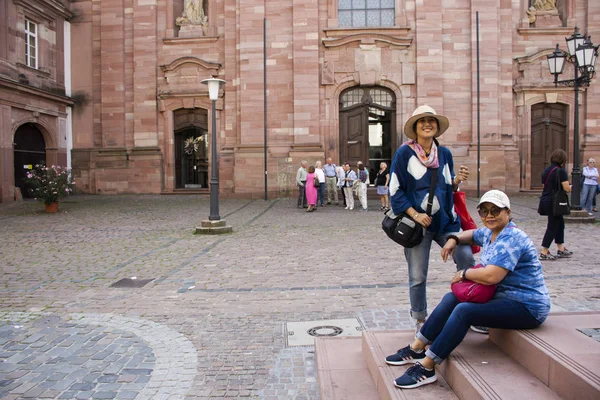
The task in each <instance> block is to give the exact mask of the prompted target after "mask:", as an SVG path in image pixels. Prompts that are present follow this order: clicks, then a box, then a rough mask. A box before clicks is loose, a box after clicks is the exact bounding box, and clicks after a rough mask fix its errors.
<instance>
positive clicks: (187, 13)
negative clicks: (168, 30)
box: [175, 0, 208, 37]
mask: <svg viewBox="0 0 600 400" xmlns="http://www.w3.org/2000/svg"><path fill="white" fill-rule="evenodd" d="M175 23H176V24H177V25H178V26H179V27H180V28H179V36H180V37H192V36H204V35H206V28H207V27H208V17H207V16H206V14H204V0H185V1H184V3H183V14H181V17H179V18H177V19H176V20H175Z"/></svg>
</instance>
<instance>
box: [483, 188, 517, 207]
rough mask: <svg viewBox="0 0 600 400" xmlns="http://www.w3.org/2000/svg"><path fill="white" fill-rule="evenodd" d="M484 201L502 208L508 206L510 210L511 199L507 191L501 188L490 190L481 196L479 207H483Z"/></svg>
mask: <svg viewBox="0 0 600 400" xmlns="http://www.w3.org/2000/svg"><path fill="white" fill-rule="evenodd" d="M483 203H492V204H495V205H497V206H498V207H500V208H508V209H509V210H510V200H509V199H508V196H507V195H506V193H504V192H503V191H501V190H495V189H494V190H489V191H487V192H485V193H484V194H483V196H481V199H479V204H477V208H479V207H481V205H482V204H483Z"/></svg>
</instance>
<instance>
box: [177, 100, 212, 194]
mask: <svg viewBox="0 0 600 400" xmlns="http://www.w3.org/2000/svg"><path fill="white" fill-rule="evenodd" d="M173 119H174V129H173V135H174V139H175V168H174V170H175V188H176V189H206V188H208V182H209V181H208V167H209V165H208V111H207V110H204V109H200V108H195V109H180V110H175V111H174V112H173Z"/></svg>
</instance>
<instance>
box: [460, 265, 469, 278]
mask: <svg viewBox="0 0 600 400" xmlns="http://www.w3.org/2000/svg"><path fill="white" fill-rule="evenodd" d="M468 269H469V268H465V269H463V270H461V271H460V272H461V274H460V279H462V280H465V279H467V270H468Z"/></svg>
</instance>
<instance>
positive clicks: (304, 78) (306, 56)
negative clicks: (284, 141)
mask: <svg viewBox="0 0 600 400" xmlns="http://www.w3.org/2000/svg"><path fill="white" fill-rule="evenodd" d="M318 16H319V2H318V0H294V1H293V21H294V22H293V24H294V25H293V29H294V30H293V36H292V40H293V59H294V66H293V69H294V142H295V143H317V142H319V119H320V118H319V72H320V65H319V32H318V29H316V28H317V27H318V26H319V19H318Z"/></svg>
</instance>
